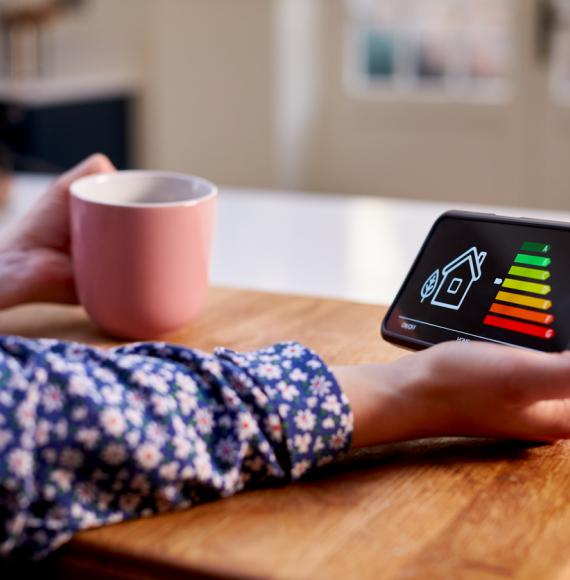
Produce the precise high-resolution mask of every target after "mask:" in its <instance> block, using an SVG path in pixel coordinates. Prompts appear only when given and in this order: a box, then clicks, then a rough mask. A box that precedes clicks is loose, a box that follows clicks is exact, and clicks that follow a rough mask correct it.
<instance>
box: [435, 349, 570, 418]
mask: <svg viewBox="0 0 570 580" xmlns="http://www.w3.org/2000/svg"><path fill="white" fill-rule="evenodd" d="M430 351H431V353H430ZM424 352H425V355H424V356H426V357H429V359H428V368H429V372H430V375H431V376H432V377H433V378H432V381H431V382H432V383H433V384H434V385H435V386H436V390H437V391H439V390H441V386H444V387H446V389H447V390H451V391H452V392H456V393H457V392H458V391H463V392H466V393H467V394H468V396H471V394H470V393H471V390H472V389H474V390H475V392H478V393H479V394H480V395H481V396H482V397H483V398H485V399H486V400H489V399H494V400H496V401H497V402H501V403H505V404H507V405H510V406H513V407H514V406H517V405H522V406H525V405H529V404H531V403H533V402H536V401H540V400H553V399H566V398H570V352H564V353H543V352H538V351H530V350H523V349H517V348H513V347H507V346H499V345H493V344H489V343H483V342H480V343H469V344H459V343H446V344H442V345H438V346H437V347H435V348H433V349H428V350H427V351H424Z"/></svg>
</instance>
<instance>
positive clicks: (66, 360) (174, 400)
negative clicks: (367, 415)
mask: <svg viewBox="0 0 570 580" xmlns="http://www.w3.org/2000/svg"><path fill="white" fill-rule="evenodd" d="M351 433H352V414H351V411H350V408H349V406H348V401H347V399H346V397H345V396H344V394H343V393H342V392H341V390H340V388H339V385H338V384H337V382H336V380H335V378H334V376H333V375H332V373H331V372H330V371H329V370H328V368H327V367H326V365H325V364H324V363H323V361H322V360H321V359H320V358H319V357H318V356H317V355H316V354H315V353H313V352H311V351H310V350H308V349H306V348H304V347H303V346H301V345H300V344H297V343H294V342H288V343H280V344H277V345H274V346H272V347H269V348H267V349H264V350H260V351H257V352H252V353H236V352H233V351H230V350H226V349H217V350H216V351H215V352H214V354H213V355H208V354H206V353H203V352H200V351H197V350H189V349H186V348H183V347H179V346H173V345H168V344H164V343H139V344H133V345H129V346H126V347H120V348H117V349H113V350H110V351H103V350H98V349H94V348H91V347H88V346H84V345H79V344H74V343H64V342H59V341H53V340H40V341H30V340H26V339H22V338H16V337H0V521H1V523H0V554H2V555H4V556H10V557H20V558H41V557H43V556H45V555H46V554H48V553H49V552H51V551H52V550H54V549H55V548H57V547H58V546H59V545H61V544H62V543H64V542H66V541H67V540H68V539H69V538H70V537H71V535H72V534H73V533H74V532H75V531H77V530H81V529H86V528H91V527H95V526H100V525H103V524H107V523H115V522H120V521H123V520H128V519H131V518H136V517H144V516H149V515H152V514H155V513H160V512H165V511H168V510H174V509H181V508H186V507H189V506H192V505H194V504H197V503H200V502H203V501H207V500H211V499H215V498H219V497H225V496H229V495H232V494H234V493H236V492H238V491H240V490H242V489H244V488H246V487H254V486H259V485H262V484H264V483H270V482H271V483H275V482H286V481H290V480H296V479H298V478H300V477H301V476H303V475H304V474H306V473H308V472H309V471H310V470H312V469H314V468H315V467H318V466H320V465H323V464H325V463H327V462H329V461H331V460H333V459H334V458H335V457H336V456H337V455H338V454H339V453H341V452H343V451H345V450H346V449H347V448H348V446H349V444H350V437H351Z"/></svg>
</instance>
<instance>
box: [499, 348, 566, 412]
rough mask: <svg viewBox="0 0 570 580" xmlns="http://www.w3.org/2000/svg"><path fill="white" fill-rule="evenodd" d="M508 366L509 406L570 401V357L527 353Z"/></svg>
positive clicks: (506, 390) (559, 354)
mask: <svg viewBox="0 0 570 580" xmlns="http://www.w3.org/2000/svg"><path fill="white" fill-rule="evenodd" d="M523 355H524V356H518V357H517V358H516V360H515V359H513V360H512V361H511V362H509V363H508V370H509V371H510V372H509V374H508V376H507V377H506V378H505V394H506V396H507V397H508V398H509V402H511V403H513V404H515V405H517V404H522V405H528V404H530V403H533V402H538V401H549V400H555V399H570V353H568V352H564V353H539V352H524V353H523Z"/></svg>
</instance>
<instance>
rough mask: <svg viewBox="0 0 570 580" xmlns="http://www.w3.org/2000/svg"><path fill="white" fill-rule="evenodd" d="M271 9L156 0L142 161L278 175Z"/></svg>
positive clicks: (209, 172)
mask: <svg viewBox="0 0 570 580" xmlns="http://www.w3.org/2000/svg"><path fill="white" fill-rule="evenodd" d="M272 9H273V4H272V2H270V1H268V0H215V1H213V0H169V1H168V2H165V1H159V0H153V1H152V2H150V13H149V27H148V34H147V41H148V42H149V54H150V60H149V63H148V68H147V70H146V73H145V89H146V94H145V103H144V107H143V110H144V122H145V128H144V130H145V133H144V135H145V146H144V157H143V159H144V163H145V165H148V166H151V165H152V166H153V167H158V168H163V169H175V170H181V171H188V172H192V173H196V174H200V175H204V176H207V177H209V178H210V179H213V180H215V181H218V182H221V183H226V184H234V185H236V184H237V185H251V186H272V185H273V184H274V183H275V171H276V169H275V155H274V140H273V137H274V131H275V126H274V118H273V102H274V94H273V56H274V54H273V28H272V25H273V20H272Z"/></svg>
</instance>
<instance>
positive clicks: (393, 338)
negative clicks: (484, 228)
mask: <svg viewBox="0 0 570 580" xmlns="http://www.w3.org/2000/svg"><path fill="white" fill-rule="evenodd" d="M448 218H454V219H460V220H467V221H479V222H487V223H489V222H491V223H497V224H507V225H520V226H525V227H537V228H539V227H540V228H550V229H553V230H566V231H568V232H570V223H565V222H556V221H549V220H541V219H534V218H526V217H519V218H517V217H509V216H502V215H497V214H491V213H478V212H470V211H460V210H450V211H446V212H444V213H442V214H441V215H440V216H439V217H438V218H437V219H436V220H435V222H434V223H433V225H432V226H431V228H430V230H429V232H428V235H427V236H426V239H425V240H424V242H423V244H422V246H421V248H420V250H419V251H418V254H417V256H416V258H415V259H414V262H413V264H412V266H411V267H410V270H409V272H408V274H407V276H406V278H405V279H404V282H403V283H402V286H401V287H400V289H399V290H398V293H397V294H396V298H394V300H393V301H392V304H391V305H390V307H389V308H388V310H387V312H386V314H385V315H384V318H383V319H382V323H381V325H380V335H381V336H382V338H383V339H384V340H386V341H388V342H391V343H392V344H396V345H397V346H401V347H403V348H407V349H409V350H423V349H426V348H429V347H430V346H435V345H436V344H440V343H438V342H427V341H424V340H419V339H415V338H410V337H409V336H404V335H403V334H398V333H397V332H392V331H391V330H389V329H388V328H387V327H386V323H387V321H388V319H389V318H390V316H391V315H392V312H393V310H394V308H395V307H396V305H397V304H398V301H399V300H400V297H401V296H402V294H403V293H404V290H405V289H406V287H407V285H408V283H409V281H410V278H411V277H412V274H413V272H414V271H415V269H416V267H417V265H418V264H419V262H420V260H421V259H422V257H423V255H424V251H425V249H426V246H427V245H428V243H429V241H430V239H431V237H432V236H433V233H434V231H435V230H436V228H437V227H438V225H439V223H440V222H441V221H443V220H444V219H448ZM537 352H541V351H537Z"/></svg>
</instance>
